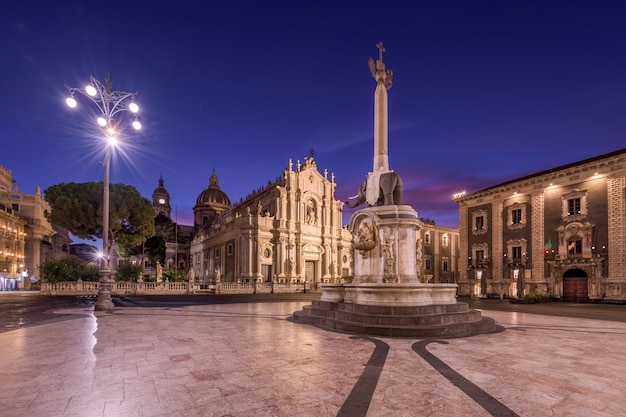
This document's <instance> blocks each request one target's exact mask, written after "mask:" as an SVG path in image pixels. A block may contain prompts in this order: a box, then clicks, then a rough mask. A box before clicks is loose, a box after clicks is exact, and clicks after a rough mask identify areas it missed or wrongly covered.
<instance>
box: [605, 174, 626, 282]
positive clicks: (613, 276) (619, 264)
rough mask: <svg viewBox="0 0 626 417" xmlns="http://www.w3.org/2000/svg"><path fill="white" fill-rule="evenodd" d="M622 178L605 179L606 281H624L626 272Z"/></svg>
mask: <svg viewBox="0 0 626 417" xmlns="http://www.w3.org/2000/svg"><path fill="white" fill-rule="evenodd" d="M624 188H625V181H624V176H623V175H622V176H619V177H608V178H607V193H608V213H607V215H608V226H609V227H608V235H609V276H608V279H607V281H613V282H615V281H624V280H625V279H626V270H625V268H624V256H625V248H626V241H625V239H626V231H625V223H626V212H625V209H624Z"/></svg>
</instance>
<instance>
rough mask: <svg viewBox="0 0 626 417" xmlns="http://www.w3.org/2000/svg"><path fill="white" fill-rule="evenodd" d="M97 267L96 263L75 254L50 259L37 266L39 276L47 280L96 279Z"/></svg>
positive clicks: (97, 274)
mask: <svg viewBox="0 0 626 417" xmlns="http://www.w3.org/2000/svg"><path fill="white" fill-rule="evenodd" d="M99 269H100V268H98V266H97V265H92V264H88V263H86V262H85V261H81V260H80V259H78V258H77V257H75V256H67V257H65V258H62V259H50V260H47V261H45V262H44V263H42V264H41V265H40V266H39V272H40V273H41V278H42V279H43V280H44V281H47V282H64V281H77V280H79V279H82V280H83V281H97V280H98V276H99Z"/></svg>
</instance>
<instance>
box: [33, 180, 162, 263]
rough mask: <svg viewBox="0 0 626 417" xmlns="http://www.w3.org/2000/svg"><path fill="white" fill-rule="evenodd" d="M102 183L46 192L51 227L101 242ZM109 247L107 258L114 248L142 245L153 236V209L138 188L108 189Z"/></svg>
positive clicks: (55, 187) (70, 185)
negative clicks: (49, 208) (54, 226)
mask: <svg viewBox="0 0 626 417" xmlns="http://www.w3.org/2000/svg"><path fill="white" fill-rule="evenodd" d="M103 186H104V185H103V183H102V182H87V183H74V182H72V183H68V184H65V183H61V184H56V185H53V186H51V187H49V188H47V189H46V190H45V191H44V198H45V200H46V201H47V202H48V203H49V204H50V207H51V211H50V212H49V213H48V212H46V213H45V216H46V218H47V219H48V221H50V223H52V224H54V225H57V226H61V227H63V228H65V229H67V230H68V231H69V232H70V233H72V234H73V235H75V236H76V237H78V238H81V239H88V240H96V239H102V212H103V207H102V201H103V198H102V196H103ZM109 190H110V191H109V247H108V248H102V249H103V251H104V253H105V255H106V256H107V258H108V257H109V255H110V252H111V248H112V247H113V245H114V244H117V245H118V246H119V247H121V248H131V247H135V246H138V245H140V244H141V243H142V242H143V241H145V240H146V239H147V238H148V237H150V236H154V208H153V207H152V203H151V202H150V200H148V199H147V198H144V197H142V196H141V194H139V191H137V189H135V187H133V186H130V185H124V184H110V185H109Z"/></svg>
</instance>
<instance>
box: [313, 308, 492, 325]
mask: <svg viewBox="0 0 626 417" xmlns="http://www.w3.org/2000/svg"><path fill="white" fill-rule="evenodd" d="M302 310H303V312H304V314H307V315H309V316H320V317H329V318H332V319H335V320H340V321H346V322H353V323H363V324H374V325H381V326H385V325H395V326H428V325H437V324H450V323H462V322H472V321H478V320H480V318H481V313H480V311H477V310H471V311H463V312H449V313H438V314H437V313H431V314H422V315H411V314H395V315H394V314H369V313H361V312H353V311H345V310H329V309H322V308H317V307H313V306H304V307H303V308H302Z"/></svg>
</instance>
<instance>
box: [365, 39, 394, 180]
mask: <svg viewBox="0 0 626 417" xmlns="http://www.w3.org/2000/svg"><path fill="white" fill-rule="evenodd" d="M376 47H377V48H378V59H377V60H376V64H375V65H374V59H372V58H370V61H369V65H370V71H371V73H372V77H374V79H375V80H376V90H375V92H374V169H373V171H374V172H376V171H383V172H386V171H389V150H388V146H387V143H388V140H389V121H388V120H389V108H388V103H387V101H388V100H387V90H389V89H390V88H391V84H392V76H393V72H392V71H386V70H385V63H384V62H383V52H385V48H383V44H382V42H378V43H377V44H376Z"/></svg>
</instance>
